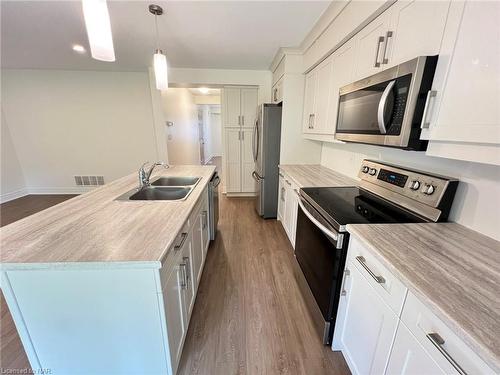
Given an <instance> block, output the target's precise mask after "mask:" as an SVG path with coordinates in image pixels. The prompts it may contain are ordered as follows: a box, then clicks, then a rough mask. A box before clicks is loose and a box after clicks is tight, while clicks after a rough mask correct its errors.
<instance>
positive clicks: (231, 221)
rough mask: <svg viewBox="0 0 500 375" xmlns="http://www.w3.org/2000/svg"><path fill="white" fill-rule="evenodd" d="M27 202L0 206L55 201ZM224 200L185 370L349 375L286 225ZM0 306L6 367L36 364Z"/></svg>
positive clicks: (248, 205)
mask: <svg viewBox="0 0 500 375" xmlns="http://www.w3.org/2000/svg"><path fill="white" fill-rule="evenodd" d="M65 197H66V198H67V196H65ZM21 199H22V198H21ZM53 199H54V200H56V198H50V201H53V202H55V201H54V200H53ZM28 201H30V202H31V203H30V204H27V205H26V206H23V205H20V206H18V209H17V210H13V211H12V212H13V213H10V214H9V213H7V212H8V211H7V210H4V205H1V206H0V209H1V210H2V214H6V213H7V215H8V217H6V218H4V217H3V216H4V215H2V223H4V221H3V220H6V221H5V222H7V221H8V219H9V217H10V218H14V217H19V216H22V215H19V212H17V211H18V210H20V211H22V212H26V213H28V212H30V213H34V212H36V211H35V207H43V206H44V205H46V204H48V203H47V202H48V201H47V200H45V202H41V201H38V200H36V199H35V200H33V199H32V198H30V199H26V200H25V201H24V202H28ZM13 202H14V201H13ZM35 202H36V203H35ZM9 203H10V202H9ZM17 203H18V204H19V203H20V202H17ZM55 203H58V202H55ZM55 203H54V204H55ZM220 205H221V206H220V219H219V233H218V235H217V239H216V241H215V242H213V243H212V244H211V246H210V249H209V251H208V255H207V260H206V264H205V268H204V271H203V276H202V279H201V282H200V286H199V290H198V295H197V299H196V303H195V306H194V310H193V314H192V316H191V323H190V327H189V331H188V334H187V337H186V342H185V345H184V350H183V354H182V359H181V363H180V365H179V370H178V374H182V375H188V374H203V375H226V374H248V375H254V374H255V375H260V374H294V375H295V374H297V375H300V374H307V375H321V374H333V375H336V374H339V375H340V374H349V369H348V367H347V365H346V363H345V361H344V358H343V357H342V354H340V353H338V352H332V351H331V349H330V348H329V347H325V346H323V345H322V344H321V342H320V339H319V337H318V335H317V333H316V331H315V330H314V326H313V321H312V319H311V317H310V316H309V314H308V312H307V308H306V302H305V300H304V297H303V296H302V294H301V293H300V291H299V286H298V283H297V279H296V278H297V277H298V275H299V274H298V272H300V270H299V269H298V266H297V264H296V261H295V258H294V257H293V249H292V247H291V245H290V243H289V242H288V239H287V237H286V234H285V232H284V230H283V228H282V227H281V224H280V223H279V222H278V221H276V220H262V219H261V218H259V217H258V216H257V214H256V213H255V210H254V208H253V200H252V199H241V198H232V199H228V198H226V197H225V196H223V195H221V199H220ZM44 208H46V207H44ZM41 209H42V208H41ZM25 216H26V215H25ZM19 218H20V217H19ZM12 221H14V220H12ZM0 308H1V317H0V324H1V343H0V351H1V356H0V361H1V362H0V368H1V369H2V371H5V370H6V369H26V368H28V369H29V368H30V366H29V363H28V360H27V358H26V354H25V353H24V350H23V348H22V345H21V342H20V340H19V336H18V335H17V331H16V328H15V326H14V323H13V321H12V318H11V316H10V313H9V311H8V309H7V306H6V304H5V300H4V298H3V296H2V298H1V305H0Z"/></svg>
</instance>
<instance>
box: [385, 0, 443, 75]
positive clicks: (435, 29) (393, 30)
mask: <svg viewBox="0 0 500 375" xmlns="http://www.w3.org/2000/svg"><path fill="white" fill-rule="evenodd" d="M449 7H450V2H449V1H421V0H414V1H401V0H400V1H397V2H396V3H395V4H394V5H393V6H392V7H391V8H390V23H389V28H388V30H387V31H386V33H385V45H384V51H383V56H382V59H383V61H382V64H383V65H382V66H383V67H384V68H386V67H390V66H394V65H397V64H399V63H402V62H405V61H408V60H411V59H414V58H415V57H417V56H433V55H437V54H439V49H440V47H441V40H442V38H443V32H444V28H445V25H446V17H447V15H448V9H449Z"/></svg>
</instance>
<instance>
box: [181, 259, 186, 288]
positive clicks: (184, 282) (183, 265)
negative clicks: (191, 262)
mask: <svg viewBox="0 0 500 375" xmlns="http://www.w3.org/2000/svg"><path fill="white" fill-rule="evenodd" d="M179 268H180V270H181V271H182V277H181V289H186V288H187V279H186V263H181V264H179Z"/></svg>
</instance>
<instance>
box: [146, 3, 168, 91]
mask: <svg viewBox="0 0 500 375" xmlns="http://www.w3.org/2000/svg"><path fill="white" fill-rule="evenodd" d="M149 11H150V12H151V13H152V14H154V16H155V30H156V49H155V53H154V55H153V68H154V71H155V80H156V88H157V89H158V90H166V89H168V66H167V57H166V56H165V55H164V54H163V51H162V50H161V49H160V48H159V37H158V16H161V15H162V14H163V9H162V7H161V6H159V5H155V4H151V5H150V6H149Z"/></svg>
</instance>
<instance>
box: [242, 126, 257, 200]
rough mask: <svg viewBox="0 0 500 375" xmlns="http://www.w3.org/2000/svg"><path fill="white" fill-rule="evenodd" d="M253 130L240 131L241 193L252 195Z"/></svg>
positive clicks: (253, 181)
mask: <svg viewBox="0 0 500 375" xmlns="http://www.w3.org/2000/svg"><path fill="white" fill-rule="evenodd" d="M252 135H253V129H243V130H242V131H241V136H242V140H241V191H242V192H243V193H254V192H255V191H256V189H255V180H254V179H253V177H252V172H253V171H254V170H255V161H254V160H253V153H252Z"/></svg>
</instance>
